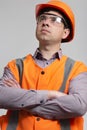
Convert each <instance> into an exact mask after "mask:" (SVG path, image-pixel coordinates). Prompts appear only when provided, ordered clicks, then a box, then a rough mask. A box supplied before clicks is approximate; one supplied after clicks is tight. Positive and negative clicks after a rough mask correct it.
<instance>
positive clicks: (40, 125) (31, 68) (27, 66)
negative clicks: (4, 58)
mask: <svg viewBox="0 0 87 130" xmlns="http://www.w3.org/2000/svg"><path fill="white" fill-rule="evenodd" d="M67 59H68V58H67V57H66V56H62V58H61V60H58V59H56V60H55V61H54V62H53V63H52V64H50V65H49V66H47V67H45V68H41V67H39V66H38V65H37V64H36V63H35V61H34V60H33V58H32V56H31V55H28V56H26V57H25V59H24V60H23V74H22V84H21V86H22V88H24V89H36V90H37V89H39V90H57V91H60V90H61V85H62V83H63V81H64V72H65V66H66V61H67ZM8 67H9V68H10V70H11V71H12V73H13V75H14V76H15V78H16V79H17V81H18V82H20V76H19V72H18V68H17V65H16V60H13V61H11V62H9V63H8ZM82 72H87V67H86V66H85V65H84V64H83V63H81V62H75V63H74V65H73V68H72V69H71V71H70V73H69V75H68V77H67V80H66V84H65V88H63V92H64V93H68V90H69V81H70V80H72V79H73V78H74V77H76V76H77V75H78V74H80V73H82ZM1 127H2V130H83V118H82V117H77V118H72V119H70V120H69V119H66V120H61V121H59V120H56V121H53V120H48V119H43V118H40V117H36V116H32V115H30V114H29V113H28V112H27V111H24V110H20V111H11V112H9V111H8V112H7V115H6V116H4V119H3V121H2V126H1Z"/></svg>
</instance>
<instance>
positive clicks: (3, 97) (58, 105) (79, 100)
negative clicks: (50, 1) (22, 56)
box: [0, 49, 87, 119]
mask: <svg viewBox="0 0 87 130" xmlns="http://www.w3.org/2000/svg"><path fill="white" fill-rule="evenodd" d="M61 56H62V50H61V49H60V50H59V51H58V52H57V53H55V54H54V55H53V57H52V58H51V59H50V60H46V59H44V58H43V56H42V55H41V53H40V51H39V49H37V50H36V52H35V54H34V56H33V58H34V60H35V62H36V63H37V64H38V65H39V66H41V67H42V68H44V67H46V66H47V65H49V64H51V63H52V62H53V61H54V60H55V59H56V58H58V59H59V60H60V59H61ZM5 80H9V82H11V81H12V82H14V85H13V87H9V85H7V84H5V82H4V81H5ZM15 87H16V88H15ZM0 107H1V108H7V109H25V110H27V111H29V112H30V113H32V114H33V115H37V116H40V117H43V118H47V119H66V118H72V117H76V116H81V115H83V114H85V112H86V111H87V72H84V73H81V74H79V75H78V76H77V77H75V78H74V79H73V80H72V81H71V82H70V87H69V94H68V95H66V96H62V97H59V98H56V99H52V100H48V91H47V90H24V89H20V85H19V84H18V82H17V81H16V80H15V78H14V76H13V75H12V73H11V72H10V70H9V69H8V68H5V71H4V74H3V77H2V78H1V80H0Z"/></svg>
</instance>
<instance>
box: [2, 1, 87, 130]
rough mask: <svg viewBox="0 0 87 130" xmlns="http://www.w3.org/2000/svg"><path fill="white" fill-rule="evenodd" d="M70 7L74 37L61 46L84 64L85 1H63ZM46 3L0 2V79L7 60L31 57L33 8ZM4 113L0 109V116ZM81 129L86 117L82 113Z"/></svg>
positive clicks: (85, 47)
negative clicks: (73, 15)
mask: <svg viewBox="0 0 87 130" xmlns="http://www.w3.org/2000/svg"><path fill="white" fill-rule="evenodd" d="M63 1H64V2H66V3H67V4H68V5H70V6H71V8H72V10H73V12H74V14H75V18H76V29H75V38H74V40H73V41H72V42H70V43H65V44H62V50H63V53H64V54H65V55H68V56H70V57H71V58H73V59H75V60H80V61H83V62H84V63H85V64H86V65H87V56H86V54H87V45H86V44H87V43H86V38H87V34H86V30H87V15H86V8H87V0H82V1H81V0H63ZM42 2H46V0H0V76H2V73H3V69H4V67H5V66H6V64H7V63H8V61H10V60H12V59H15V58H19V57H24V56H25V55H27V54H29V53H31V54H33V53H34V51H35V49H36V48H37V47H38V41H37V40H36V38H35V27H36V21H35V5H36V4H38V3H42ZM5 113H6V110H3V109H0V115H2V114H5ZM84 118H85V128H84V130H86V128H87V116H86V114H85V116H84Z"/></svg>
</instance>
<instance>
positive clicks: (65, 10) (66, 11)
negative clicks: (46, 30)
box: [36, 0, 75, 42]
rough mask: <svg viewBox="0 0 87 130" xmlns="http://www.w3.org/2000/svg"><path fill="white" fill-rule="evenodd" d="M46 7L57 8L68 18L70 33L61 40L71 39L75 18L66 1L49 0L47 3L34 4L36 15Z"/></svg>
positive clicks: (67, 40)
mask: <svg viewBox="0 0 87 130" xmlns="http://www.w3.org/2000/svg"><path fill="white" fill-rule="evenodd" d="M48 7H52V8H55V9H57V10H59V11H60V12H61V13H63V14H64V16H66V18H67V19H68V20H69V23H70V34H69V36H68V37H67V38H66V39H63V40H62V42H69V41H71V40H72V39H73V37H74V32H75V19H74V14H73V12H72V10H71V8H70V7H69V6H68V5H67V4H66V3H64V2H62V1H61V0H50V1H48V2H47V3H43V4H38V5H36V17H37V16H38V15H39V13H40V11H41V10H42V9H44V8H48Z"/></svg>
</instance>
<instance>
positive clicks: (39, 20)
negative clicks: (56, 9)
mask: <svg viewBox="0 0 87 130" xmlns="http://www.w3.org/2000/svg"><path fill="white" fill-rule="evenodd" d="M46 20H49V21H50V23H52V24H55V23H57V24H61V23H63V24H64V26H65V27H67V23H66V21H65V19H64V18H63V17H60V16H57V15H55V14H51V13H44V14H41V15H40V16H38V17H37V23H42V22H43V21H46Z"/></svg>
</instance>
